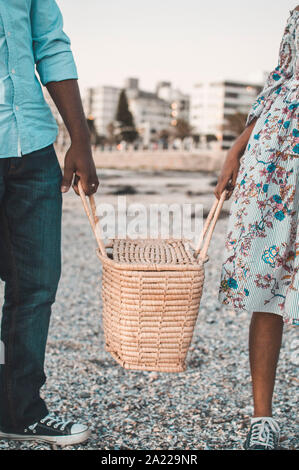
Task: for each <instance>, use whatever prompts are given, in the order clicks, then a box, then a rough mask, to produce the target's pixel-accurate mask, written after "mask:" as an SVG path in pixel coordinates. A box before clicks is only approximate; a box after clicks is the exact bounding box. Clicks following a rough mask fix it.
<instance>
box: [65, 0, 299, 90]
mask: <svg viewBox="0 0 299 470" xmlns="http://www.w3.org/2000/svg"><path fill="white" fill-rule="evenodd" d="M297 2H298V0H297V1H296V0H250V1H248V2H245V1H240V0H204V1H203V0H183V1H182V0H57V3H58V5H59V6H60V8H61V11H62V13H63V16H64V30H65V32H66V33H67V35H68V36H69V37H70V39H71V44H72V50H73V53H74V56H75V60H76V63H77V67H78V74H79V83H80V88H81V90H85V88H86V87H89V86H97V85H114V86H123V83H124V80H125V78H126V77H137V78H139V79H140V85H141V87H142V88H143V89H146V90H154V88H155V85H156V83H157V82H158V81H159V80H167V81H171V82H172V83H173V84H174V86H176V87H178V88H180V89H181V90H182V91H186V92H189V93H190V92H191V91H192V87H193V86H194V84H195V83H198V82H202V81H210V80H221V79H233V80H243V81H252V82H256V81H261V79H262V74H263V72H269V71H271V70H272V69H273V68H274V67H276V65H277V60H278V51H279V45H280V41H281V37H282V34H283V31H284V28H285V25H286V21H287V18H288V16H289V11H290V10H292V9H293V8H295V7H296V6H297V5H298V3H297Z"/></svg>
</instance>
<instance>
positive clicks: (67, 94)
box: [46, 80, 90, 145]
mask: <svg viewBox="0 0 299 470" xmlns="http://www.w3.org/2000/svg"><path fill="white" fill-rule="evenodd" d="M46 87H47V89H48V91H49V93H50V95H51V97H52V99H53V101H54V103H55V105H56V107H57V109H58V111H59V113H60V115H61V117H62V119H63V122H64V123H65V125H66V128H67V130H68V132H69V134H70V138H71V140H72V142H78V143H81V144H88V145H89V143H90V134H89V129H88V126H87V122H86V118H85V115H84V111H83V107H82V101H81V96H80V91H79V86H78V82H77V80H63V81H60V82H49V83H47V85H46Z"/></svg>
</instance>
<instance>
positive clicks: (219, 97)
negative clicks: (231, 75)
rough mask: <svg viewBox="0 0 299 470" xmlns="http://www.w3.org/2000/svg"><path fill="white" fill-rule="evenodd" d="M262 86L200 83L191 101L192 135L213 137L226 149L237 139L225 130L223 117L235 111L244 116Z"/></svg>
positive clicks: (195, 88)
mask: <svg viewBox="0 0 299 470" xmlns="http://www.w3.org/2000/svg"><path fill="white" fill-rule="evenodd" d="M261 88H262V87H261V86H260V85H257V84H251V83H241V82H235V81H228V80H225V81H221V82H211V83H199V84H197V85H195V87H194V92H193V95H192V98H191V125H192V126H193V128H194V133H197V134H199V135H201V136H211V135H214V136H216V138H217V140H218V142H219V146H220V147H222V148H223V149H226V148H229V147H230V145H231V142H232V140H234V139H235V138H236V135H233V134H232V133H231V132H229V131H228V130H225V129H224V127H223V126H224V125H225V123H226V118H227V117H228V116H229V115H232V114H235V113H236V112H240V113H244V114H247V113H248V111H249V108H250V106H251V104H252V103H253V101H254V100H255V98H256V96H257V94H258V93H259V92H260V90H261Z"/></svg>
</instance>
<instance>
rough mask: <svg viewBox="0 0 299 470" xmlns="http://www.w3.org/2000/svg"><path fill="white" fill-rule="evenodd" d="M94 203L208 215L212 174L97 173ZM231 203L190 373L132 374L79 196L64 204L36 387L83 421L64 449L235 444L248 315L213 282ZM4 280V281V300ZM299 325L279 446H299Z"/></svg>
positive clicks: (286, 356) (246, 394)
mask: <svg viewBox="0 0 299 470" xmlns="http://www.w3.org/2000/svg"><path fill="white" fill-rule="evenodd" d="M100 178H101V181H102V184H101V187H100V189H99V191H98V193H97V195H96V201H97V202H101V201H104V202H108V201H112V200H113V198H114V199H115V198H116V197H117V194H120V193H121V194H128V200H129V201H133V202H134V201H136V202H140V201H142V202H144V203H145V204H147V203H151V202H158V201H159V202H161V201H162V202H181V203H182V202H184V201H186V202H197V203H200V204H202V205H203V212H204V214H205V215H206V213H207V212H208V210H209V208H210V206H211V204H212V201H213V189H214V184H215V180H216V174H214V173H201V172H176V171H169V172H162V171H161V172H158V171H156V172H150V171H139V172H138V171H127V170H123V171H121V170H108V169H107V170H103V172H101V173H100ZM228 211H229V202H226V203H225V206H224V209H223V213H222V216H221V218H220V220H219V221H218V223H217V226H216V229H215V233H214V236H213V239H212V243H211V246H210V250H209V254H210V261H209V262H208V263H207V264H206V281H205V286H204V293H203V297H202V300H201V306H200V311H199V316H198V321H197V325H196V329H195V332H194V337H193V342H192V345H191V348H190V351H189V355H188V360H187V370H186V371H185V372H182V373H179V374H171V373H168V374H167V373H158V372H143V371H128V370H124V369H123V368H121V367H120V366H119V365H118V364H117V363H116V362H115V361H114V360H113V359H112V357H111V356H110V355H109V353H108V352H106V351H105V348H104V336H103V330H102V319H101V295H100V294H101V285H100V282H101V265H100V262H99V259H98V257H97V256H96V244H95V241H94V238H93V234H92V232H91V229H90V226H89V224H88V220H87V218H86V215H85V213H84V211H83V208H82V204H81V201H80V199H79V198H78V197H77V196H76V195H75V194H74V192H73V191H70V192H69V193H68V194H66V195H65V196H64V203H63V245H62V247H63V270H62V277H61V282H60V285H59V290H58V293H57V301H56V303H55V305H54V307H53V314H52V320H51V327H50V333H49V340H48V346H47V356H46V374H47V383H46V385H45V387H44V388H43V390H42V394H43V396H44V397H45V399H46V402H47V404H48V407H49V409H50V411H51V412H55V413H57V414H59V415H62V416H63V417H65V418H68V419H72V420H76V421H80V422H83V423H89V425H90V427H91V430H92V437H91V439H90V440H89V441H87V442H86V443H85V444H83V445H78V446H73V447H68V448H67V449H70V450H72V449H86V450H95V449H100V450H101V449H106V450H113V449H114V450H123V449H134V450H137V449H138V450H139V449H140V450H141V449H142V450H149V449H165V450H170V449H175V450H179V449H180V450H188V449H190V450H195V449H196V450H226V449H230V450H240V449H242V445H243V442H244V439H245V436H246V432H247V429H248V425H249V419H250V416H251V414H252V409H253V408H252V400H251V383H250V374H249V364H248V326H249V322H250V315H249V313H246V312H242V313H235V312H234V311H233V310H232V309H230V308H228V307H224V306H222V305H220V304H219V302H218V299H217V295H218V285H219V278H220V269H221V261H222V252H223V243H224V237H225V233H226V225H227V215H228ZM2 294H3V284H1V286H0V296H1V298H2ZM296 347H297V348H298V331H297V330H296V328H295V327H292V326H288V325H286V326H285V332H284V337H283V346H282V350H281V356H280V361H279V366H278V371H277V382H276V388H275V395H274V413H273V415H274V417H276V418H277V419H278V420H279V422H280V424H281V427H282V441H283V442H282V445H283V447H284V448H287V449H297V448H299V433H298V422H297V423H296V420H297V409H298V398H297V397H298V384H299V379H298V364H299V362H298V352H296ZM13 449H23V450H26V449H27V450H38V449H42V450H47V449H50V446H48V445H47V444H42V443H35V442H28V443H19V442H6V441H3V440H1V441H0V450H13Z"/></svg>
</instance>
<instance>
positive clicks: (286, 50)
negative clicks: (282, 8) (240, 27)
mask: <svg viewBox="0 0 299 470" xmlns="http://www.w3.org/2000/svg"><path fill="white" fill-rule="evenodd" d="M289 19H290V18H289ZM295 61H296V50H295V44H294V36H293V34H292V30H291V26H290V22H289V20H288V22H287V25H286V28H285V31H284V34H283V37H282V40H281V43H280V48H279V57H278V65H277V67H275V69H274V70H272V72H270V73H269V75H268V77H267V79H266V82H265V85H264V87H263V89H262V91H261V92H260V93H259V95H258V96H257V98H256V100H255V101H254V103H253V104H252V105H251V108H250V110H249V113H248V116H247V120H246V126H247V125H248V124H250V123H251V121H252V120H253V119H254V118H258V117H259V116H260V115H261V113H262V111H263V110H264V108H265V105H266V103H269V106H270V104H271V100H269V98H270V97H271V95H273V96H274V95H275V93H276V94H278V93H279V92H280V90H281V85H282V84H283V83H284V82H285V81H286V80H287V79H288V78H289V77H290V76H291V75H292V74H293V73H294V63H295Z"/></svg>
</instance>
